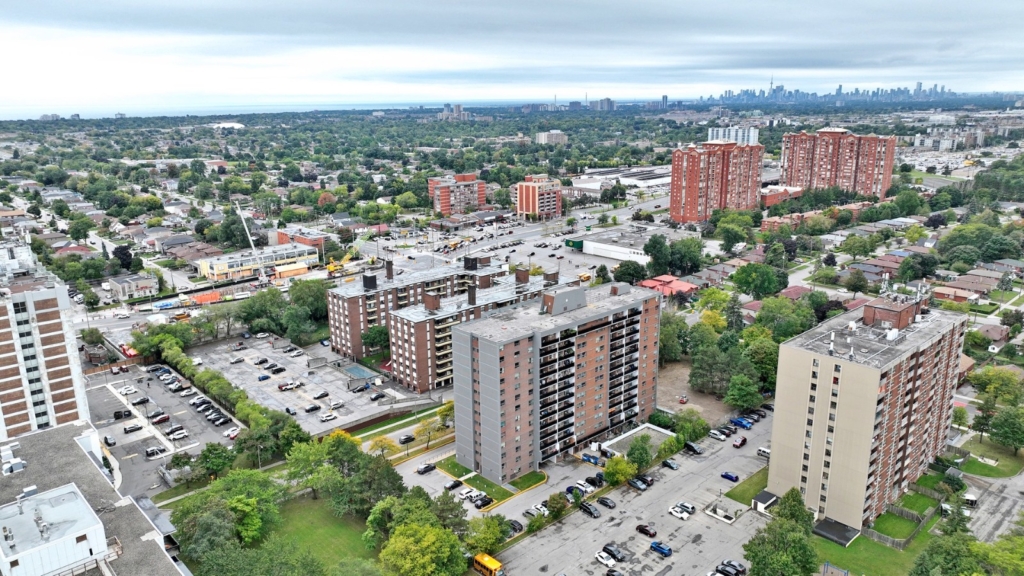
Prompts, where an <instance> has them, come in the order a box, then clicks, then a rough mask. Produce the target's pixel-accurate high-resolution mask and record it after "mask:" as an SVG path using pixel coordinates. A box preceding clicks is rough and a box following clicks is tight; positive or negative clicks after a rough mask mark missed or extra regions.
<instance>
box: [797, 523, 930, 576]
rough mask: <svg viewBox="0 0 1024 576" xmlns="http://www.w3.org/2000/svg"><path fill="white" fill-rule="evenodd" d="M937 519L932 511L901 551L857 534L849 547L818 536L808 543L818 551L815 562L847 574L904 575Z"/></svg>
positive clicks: (924, 545) (926, 540) (873, 575)
mask: <svg viewBox="0 0 1024 576" xmlns="http://www.w3.org/2000/svg"><path fill="white" fill-rule="evenodd" d="M938 520H939V515H938V514H936V515H935V517H934V518H932V519H931V520H930V521H929V522H928V525H927V526H926V529H924V530H921V532H919V533H918V534H917V536H916V537H915V538H914V541H913V542H911V543H910V546H907V549H906V550H904V551H902V552H901V551H899V550H896V549H895V548H889V547H888V546H886V545H884V544H880V543H878V542H875V541H874V540H871V539H870V538H866V537H864V536H858V537H857V539H856V540H854V541H853V543H852V544H850V546H849V547H847V548H843V547H842V546H840V545H838V544H836V543H834V542H829V541H828V540H825V539H824V538H821V537H819V536H811V543H812V544H814V548H815V550H817V552H818V561H819V562H825V561H828V562H830V563H832V564H834V565H836V566H838V567H839V568H842V569H843V570H849V571H850V574H851V575H853V574H856V575H858V576H861V575H863V576H890V575H892V574H908V573H910V569H911V568H913V567H914V560H916V559H917V556H918V555H919V554H920V553H921V551H923V550H924V549H925V547H927V546H928V542H930V541H931V539H932V535H931V534H930V533H929V532H928V531H929V530H931V529H932V527H933V526H934V525H935V523H936V522H938Z"/></svg>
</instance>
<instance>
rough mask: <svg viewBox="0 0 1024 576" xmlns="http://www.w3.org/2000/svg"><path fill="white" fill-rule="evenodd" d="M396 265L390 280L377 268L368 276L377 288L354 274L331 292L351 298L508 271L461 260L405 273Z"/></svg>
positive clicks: (505, 268)
mask: <svg viewBox="0 0 1024 576" xmlns="http://www.w3.org/2000/svg"><path fill="white" fill-rule="evenodd" d="M426 257H431V258H432V256H430V255H426V254H425V255H418V256H417V257H416V258H417V259H419V258H426ZM403 262H404V261H402V260H397V261H395V264H400V263H403ZM397 268H398V266H396V270H395V277H394V278H392V279H391V280H388V279H387V278H385V274H384V270H383V269H381V270H377V271H376V273H375V274H370V276H376V277H377V288H376V289H373V290H366V289H365V288H363V279H362V277H361V276H356V279H355V281H353V282H348V283H346V284H344V285H342V286H339V287H337V288H334V289H333V290H331V292H334V293H335V294H338V295H339V296H342V297H343V298H352V297H354V296H362V295H364V294H373V293H376V292H379V291H381V290H390V289H392V288H401V287H403V286H412V285H413V284H419V283H421V282H432V281H434V280H440V279H442V278H449V277H451V276H489V275H492V274H496V273H499V272H501V271H502V270H505V271H506V272H507V271H508V267H507V265H496V264H491V265H487V266H480V267H478V268H477V269H476V270H466V269H465V265H464V263H463V262H456V263H455V264H446V265H444V266H438V267H437V268H426V269H421V270H413V271H411V272H406V273H405V274H401V275H399V274H398V270H397Z"/></svg>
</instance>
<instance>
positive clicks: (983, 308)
mask: <svg viewBox="0 0 1024 576" xmlns="http://www.w3.org/2000/svg"><path fill="white" fill-rule="evenodd" d="M998 309H999V304H974V305H972V306H971V312H977V313H979V314H991V313H993V312H995V311H996V310H998Z"/></svg>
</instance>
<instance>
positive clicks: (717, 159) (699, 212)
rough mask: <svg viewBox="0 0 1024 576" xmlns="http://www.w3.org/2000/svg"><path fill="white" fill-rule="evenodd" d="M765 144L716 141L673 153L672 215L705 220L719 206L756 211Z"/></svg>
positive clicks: (670, 193)
mask: <svg viewBox="0 0 1024 576" xmlns="http://www.w3.org/2000/svg"><path fill="white" fill-rule="evenodd" d="M763 156H764V146H761V145H760V144H755V145H746V144H737V143H735V142H726V141H723V140H715V141H712V142H705V143H703V144H701V145H700V146H697V145H695V144H690V146H689V147H687V148H685V149H682V148H680V149H677V150H676V151H675V152H673V153H672V182H671V184H670V187H669V216H670V217H671V218H672V219H673V220H675V221H676V222H683V223H687V222H703V221H705V220H707V219H709V218H711V213H712V212H713V211H714V210H716V209H718V208H731V209H733V210H755V209H757V208H758V206H759V204H758V202H759V200H760V192H761V159H762V157H763Z"/></svg>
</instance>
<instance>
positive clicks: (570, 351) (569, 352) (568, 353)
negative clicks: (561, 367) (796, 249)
mask: <svg viewBox="0 0 1024 576" xmlns="http://www.w3.org/2000/svg"><path fill="white" fill-rule="evenodd" d="M574 356H576V349H575V348H571V347H570V348H566V349H564V350H559V351H558V359H559V360H565V359H566V358H572V357H574Z"/></svg>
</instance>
